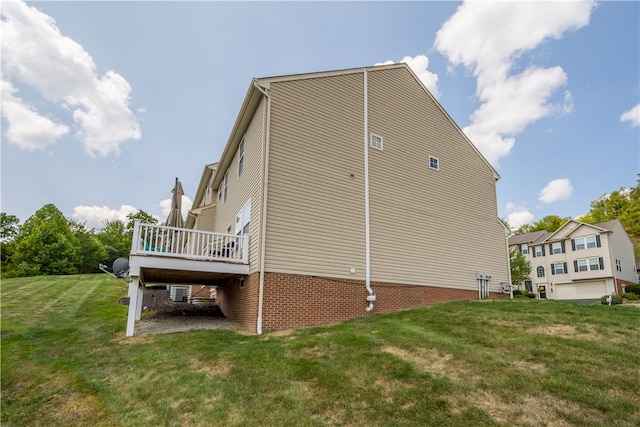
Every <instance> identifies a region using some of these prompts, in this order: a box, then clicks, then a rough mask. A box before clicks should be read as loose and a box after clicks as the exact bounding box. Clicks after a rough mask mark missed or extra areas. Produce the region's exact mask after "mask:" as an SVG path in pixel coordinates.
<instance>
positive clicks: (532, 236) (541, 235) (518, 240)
mask: <svg viewBox="0 0 640 427" xmlns="http://www.w3.org/2000/svg"><path fill="white" fill-rule="evenodd" d="M549 234H551V233H549V232H548V231H546V230H542V231H534V232H532V233H524V234H514V235H511V236H509V246H511V245H522V244H523V243H526V244H528V245H533V244H536V243H540V242H542V241H544V240H545V239H546V238H547V236H548V235H549Z"/></svg>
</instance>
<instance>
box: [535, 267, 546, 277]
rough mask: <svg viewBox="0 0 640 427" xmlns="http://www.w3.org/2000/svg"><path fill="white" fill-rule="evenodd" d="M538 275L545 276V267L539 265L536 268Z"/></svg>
mask: <svg viewBox="0 0 640 427" xmlns="http://www.w3.org/2000/svg"><path fill="white" fill-rule="evenodd" d="M536 276H538V277H544V267H543V266H538V268H536Z"/></svg>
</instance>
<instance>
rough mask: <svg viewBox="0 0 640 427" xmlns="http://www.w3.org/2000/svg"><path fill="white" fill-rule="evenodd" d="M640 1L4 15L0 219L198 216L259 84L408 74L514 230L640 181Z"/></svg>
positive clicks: (212, 5)
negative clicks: (203, 189)
mask: <svg viewBox="0 0 640 427" xmlns="http://www.w3.org/2000/svg"><path fill="white" fill-rule="evenodd" d="M639 22H640V3H639V2H636V1H629V2H601V3H594V2H587V1H584V2H583V1H573V2H542V3H535V2H518V3H515V2H482V1H480V2H463V3H460V2H406V3H405V2H393V3H391V2H389V3H387V2H313V3H304V2H277V3H272V2H233V3H230V2H229V3H228V2H206V1H201V2H187V3H182V2H144V1H139V2H28V3H23V2H17V1H4V2H2V23H1V25H2V28H1V31H2V33H1V35H2V76H1V91H2V92H1V93H2V146H1V148H2V152H1V161H2V164H1V166H2V175H1V178H2V195H1V202H2V206H1V209H2V211H3V212H7V213H9V214H13V215H16V216H18V218H20V220H21V222H23V221H24V220H26V219H27V218H28V217H29V216H31V215H33V213H34V212H35V211H36V210H37V209H39V208H40V207H42V206H44V205H45V204H47V203H53V204H55V205H56V206H57V207H58V208H59V209H60V210H62V212H63V213H64V214H65V215H66V216H68V217H73V218H75V219H78V220H81V221H86V222H87V225H88V226H89V227H100V226H101V225H102V224H103V223H104V221H105V220H114V219H122V218H124V217H125V216H126V215H127V214H128V213H131V212H135V211H136V210H138V209H142V210H145V211H147V212H149V213H152V214H154V215H156V216H157V217H158V218H159V219H161V220H164V219H165V218H166V215H167V210H168V205H169V198H170V196H171V189H172V187H173V184H174V180H175V177H178V178H180V180H181V182H182V184H183V187H184V190H185V193H186V195H185V199H184V203H183V205H184V206H183V207H184V208H185V209H187V208H188V207H189V206H190V203H191V198H192V197H193V195H194V193H195V191H196V189H197V185H198V182H199V179H200V176H201V173H202V170H203V168H204V165H205V164H206V163H212V162H215V161H217V160H218V159H219V156H220V154H221V153H222V150H223V148H224V144H225V143H226V141H227V138H228V136H229V132H230V130H231V127H232V126H233V123H234V121H235V118H236V115H237V113H238V110H239V107H240V104H241V103H242V100H243V98H244V95H245V94H246V91H247V88H248V87H249V84H250V83H251V79H252V78H253V77H269V76H279V75H286V74H297V73H305V72H314V71H326V70H333V69H344V68H353V67H362V66H370V65H375V64H382V63H390V62H406V63H408V64H409V65H410V66H411V68H412V69H413V70H414V72H415V73H416V74H417V75H418V76H419V77H420V79H421V80H422V81H423V82H424V83H425V85H426V86H427V87H428V88H429V90H430V91H431V92H432V93H433V94H434V95H435V96H436V97H437V98H438V100H439V102H440V103H441V104H442V105H443V107H444V108H445V109H446V110H447V111H448V112H449V114H450V115H451V116H452V118H453V119H454V120H455V121H456V122H457V124H458V125H459V126H460V128H462V129H463V130H464V132H465V133H466V134H467V135H468V136H469V137H470V138H471V140H472V141H473V142H474V143H475V144H476V146H477V147H478V148H479V150H480V151H481V152H482V153H483V154H484V156H485V157H486V158H487V159H488V160H489V161H490V162H491V164H493V165H494V167H495V168H496V169H497V171H498V173H499V174H500V175H501V176H502V179H501V180H500V181H499V182H498V184H497V192H498V214H499V216H500V217H502V218H505V219H507V220H508V221H509V222H510V224H511V225H512V226H514V227H518V226H520V225H522V224H525V223H528V222H532V221H535V220H538V219H540V218H542V217H544V216H546V215H551V214H557V215H560V216H571V217H575V216H579V215H582V214H584V213H586V212H587V211H588V210H589V204H590V202H591V201H592V200H595V199H597V198H598V197H600V196H602V195H603V194H605V193H608V192H610V191H612V190H616V189H619V188H621V187H629V186H633V185H635V184H636V180H637V173H638V172H639V169H640V151H639V145H640V106H639V102H640V46H639V40H640V24H639Z"/></svg>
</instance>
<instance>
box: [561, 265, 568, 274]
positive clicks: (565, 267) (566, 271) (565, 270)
mask: <svg viewBox="0 0 640 427" xmlns="http://www.w3.org/2000/svg"><path fill="white" fill-rule="evenodd" d="M562 267H563V268H564V270H562V271H564V273H565V274H567V273H568V272H569V270H568V269H567V263H566V262H563V263H562Z"/></svg>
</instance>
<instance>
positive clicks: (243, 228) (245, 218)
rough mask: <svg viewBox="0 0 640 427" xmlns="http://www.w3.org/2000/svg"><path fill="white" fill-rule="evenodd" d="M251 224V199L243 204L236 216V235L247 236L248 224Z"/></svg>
mask: <svg viewBox="0 0 640 427" xmlns="http://www.w3.org/2000/svg"><path fill="white" fill-rule="evenodd" d="M250 222H251V199H249V200H248V201H247V203H245V204H244V206H243V207H242V209H240V212H238V214H237V215H236V235H242V236H244V235H247V234H249V224H250Z"/></svg>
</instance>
